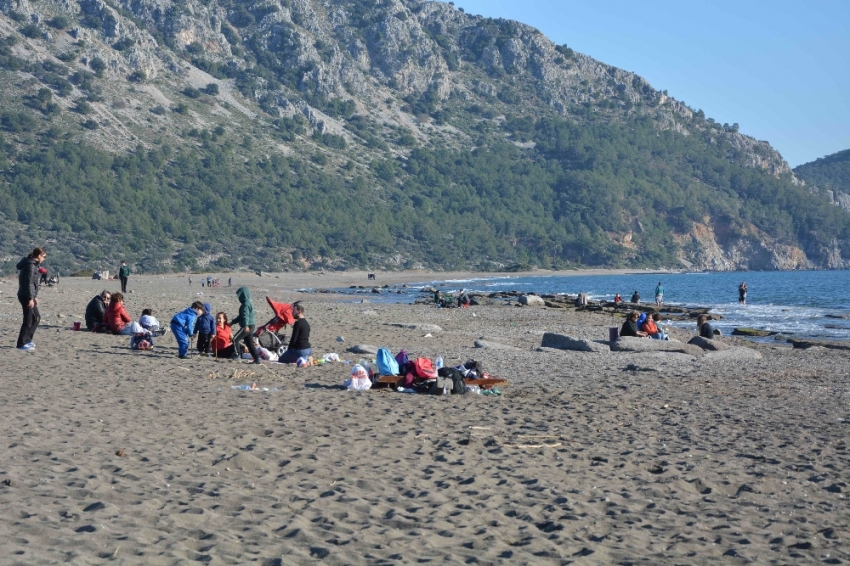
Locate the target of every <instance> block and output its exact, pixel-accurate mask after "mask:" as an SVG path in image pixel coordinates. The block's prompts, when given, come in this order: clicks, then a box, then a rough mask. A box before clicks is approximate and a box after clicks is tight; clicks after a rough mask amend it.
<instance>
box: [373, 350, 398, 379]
mask: <svg viewBox="0 0 850 566" xmlns="http://www.w3.org/2000/svg"><path fill="white" fill-rule="evenodd" d="M375 363H376V364H377V365H378V375H398V373H399V372H398V369H399V368H398V362H397V361H396V359H395V358H394V357H393V355H392V354H391V353H390V351H389V350H387V349H386V348H380V349H379V350H378V354H377V355H376V356H375Z"/></svg>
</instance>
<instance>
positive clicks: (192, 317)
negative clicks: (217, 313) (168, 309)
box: [171, 301, 204, 360]
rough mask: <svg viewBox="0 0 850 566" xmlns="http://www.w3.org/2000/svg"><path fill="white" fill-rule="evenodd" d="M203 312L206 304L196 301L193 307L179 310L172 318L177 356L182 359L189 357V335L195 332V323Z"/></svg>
mask: <svg viewBox="0 0 850 566" xmlns="http://www.w3.org/2000/svg"><path fill="white" fill-rule="evenodd" d="M202 314H204V305H202V304H201V303H200V302H199V301H195V302H194V303H192V306H191V307H189V308H188V309H186V310H182V311H180V312H178V313H177V314H175V315H174V318H172V319H171V332H173V333H174V337H175V338H176V339H177V356H178V357H179V358H180V359H181V360H185V359H186V358H188V357H189V337H190V336H192V335H193V334H194V333H195V323H196V322H197V320H198V317H199V316H201V315H202Z"/></svg>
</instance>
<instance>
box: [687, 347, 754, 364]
mask: <svg viewBox="0 0 850 566" xmlns="http://www.w3.org/2000/svg"><path fill="white" fill-rule="evenodd" d="M761 357H762V356H761V354H760V353H759V352H756V351H755V350H753V349H752V348H744V347H734V348H729V349H728V350H723V351H720V352H706V354H705V355H704V356H703V357H702V361H703V362H727V363H740V362H748V361H752V360H760V359H761Z"/></svg>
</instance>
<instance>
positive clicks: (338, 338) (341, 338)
mask: <svg viewBox="0 0 850 566" xmlns="http://www.w3.org/2000/svg"><path fill="white" fill-rule="evenodd" d="M336 341H337V342H345V338H343V337H342V336H337V337H336Z"/></svg>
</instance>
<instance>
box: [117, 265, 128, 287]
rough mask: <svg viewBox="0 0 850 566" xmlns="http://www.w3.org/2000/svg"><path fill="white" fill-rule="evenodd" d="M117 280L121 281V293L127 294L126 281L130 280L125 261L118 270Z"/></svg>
mask: <svg viewBox="0 0 850 566" xmlns="http://www.w3.org/2000/svg"><path fill="white" fill-rule="evenodd" d="M118 278H119V279H120V280H121V292H122V293H126V292H127V279H129V278H130V267H129V266H128V265H127V262H126V261H122V262H121V267H119V268H118Z"/></svg>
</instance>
